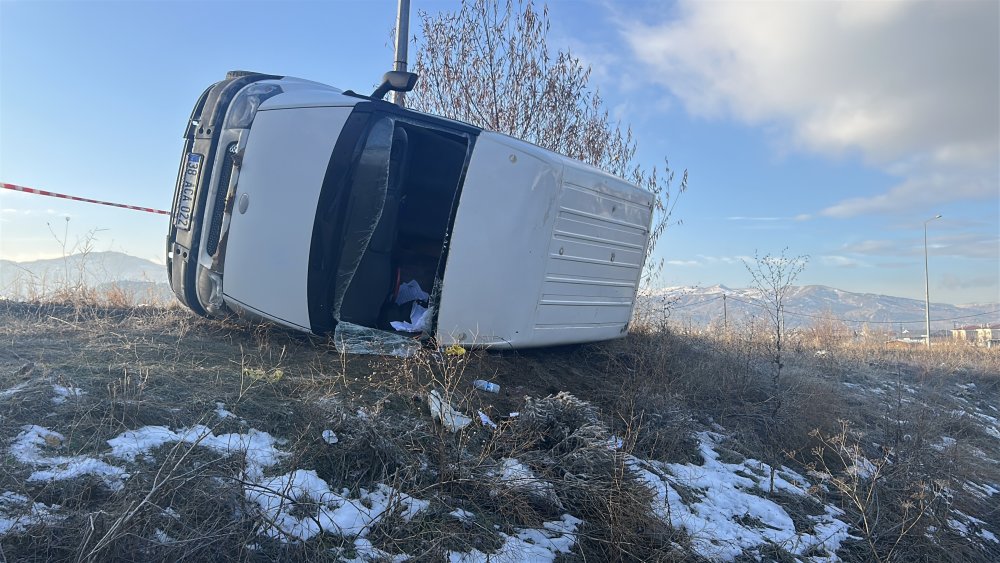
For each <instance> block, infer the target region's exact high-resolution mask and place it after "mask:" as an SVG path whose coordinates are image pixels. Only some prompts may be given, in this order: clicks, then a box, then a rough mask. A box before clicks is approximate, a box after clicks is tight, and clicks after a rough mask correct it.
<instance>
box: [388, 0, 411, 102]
mask: <svg viewBox="0 0 1000 563" xmlns="http://www.w3.org/2000/svg"><path fill="white" fill-rule="evenodd" d="M409 41H410V0H399V9H398V11H397V12H396V60H395V62H394V63H393V65H392V70H401V71H403V72H406V50H407V46H408V45H409ZM392 103H394V104H396V105H397V106H399V107H404V106H405V103H404V94H403V92H398V91H394V92H393V93H392Z"/></svg>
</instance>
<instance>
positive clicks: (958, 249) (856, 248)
mask: <svg viewBox="0 0 1000 563" xmlns="http://www.w3.org/2000/svg"><path fill="white" fill-rule="evenodd" d="M919 229H920V227H919V226H917V227H915V229H914V230H919ZM927 246H928V248H929V249H931V250H930V254H931V255H933V256H951V257H958V258H971V259H982V260H992V261H995V260H996V259H997V256H1000V236H997V235H994V234H988V233H982V232H959V233H946V234H940V233H932V234H931V235H930V237H929V238H928V245H927ZM841 251H842V252H843V253H844V254H855V255H859V256H883V257H899V256H923V253H924V240H923V236H922V235H921V236H920V237H918V238H911V239H903V240H864V241H860V242H857V243H852V244H847V245H844V246H843V248H841Z"/></svg>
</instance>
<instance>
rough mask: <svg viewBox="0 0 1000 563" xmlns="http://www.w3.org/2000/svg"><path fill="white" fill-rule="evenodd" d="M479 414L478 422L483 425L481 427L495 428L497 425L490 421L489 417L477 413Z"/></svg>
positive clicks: (480, 412)
mask: <svg viewBox="0 0 1000 563" xmlns="http://www.w3.org/2000/svg"><path fill="white" fill-rule="evenodd" d="M477 412H478V413H479V422H481V423H483V426H488V427H490V428H496V427H497V423H495V422H493V421H492V420H490V417H489V416H488V415H487V414H486V413H484V412H483V411H477Z"/></svg>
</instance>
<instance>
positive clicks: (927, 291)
mask: <svg viewBox="0 0 1000 563" xmlns="http://www.w3.org/2000/svg"><path fill="white" fill-rule="evenodd" d="M940 218H941V214H940V213H938V214H937V215H935V216H933V217H931V218H930V219H928V220H926V221H924V305H925V307H924V312H925V313H926V316H925V317H924V320H925V321H926V324H925V326H924V328H925V329H926V330H927V339H926V340H925V341H924V342H926V343H927V348H930V347H931V278H930V273H929V272H930V269H929V268H928V267H927V223H930V222H931V221H933V220H935V219H940Z"/></svg>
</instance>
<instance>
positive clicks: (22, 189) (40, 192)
mask: <svg viewBox="0 0 1000 563" xmlns="http://www.w3.org/2000/svg"><path fill="white" fill-rule="evenodd" d="M0 186H3V188H4V189H5V190H14V191H15V192H24V193H28V194H37V195H47V196H49V197H58V198H62V199H70V200H73V201H85V202H87V203H96V204H99V205H110V206H111V207H121V208H122V209H132V210H135V211H145V212H146V213H156V214H159V215H170V212H169V211H164V210H162V209H153V208H151V207H137V206H135V205H125V204H124V203H112V202H110V201H101V200H99V199H90V198H88V197H76V196H72V195H66V194H57V193H55V192H47V191H45V190H36V189H35V188H26V187H24V186H18V185H16V184H6V183H0Z"/></svg>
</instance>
